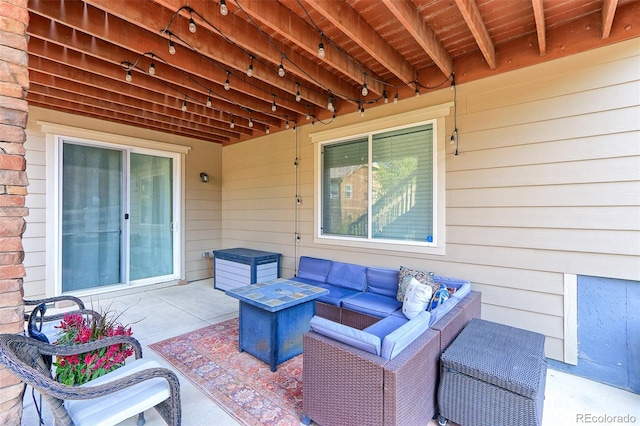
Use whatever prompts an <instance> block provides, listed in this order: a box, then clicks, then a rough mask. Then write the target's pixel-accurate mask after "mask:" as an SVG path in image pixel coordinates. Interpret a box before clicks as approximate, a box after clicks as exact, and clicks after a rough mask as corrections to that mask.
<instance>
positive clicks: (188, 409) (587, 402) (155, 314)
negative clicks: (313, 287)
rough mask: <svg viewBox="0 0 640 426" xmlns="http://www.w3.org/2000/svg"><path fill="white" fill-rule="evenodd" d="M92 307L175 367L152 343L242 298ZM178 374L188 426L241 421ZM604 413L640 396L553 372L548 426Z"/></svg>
mask: <svg viewBox="0 0 640 426" xmlns="http://www.w3.org/2000/svg"><path fill="white" fill-rule="evenodd" d="M91 305H92V306H93V308H94V309H96V310H99V308H102V309H107V308H108V309H110V310H115V311H118V312H122V316H121V318H120V319H121V321H122V322H123V323H125V324H131V325H132V328H133V332H134V334H133V335H134V337H136V338H137V339H138V340H139V341H140V343H141V344H142V345H143V353H144V356H145V357H148V358H153V359H157V360H158V361H159V362H160V363H161V364H163V365H166V366H167V367H169V368H171V366H170V365H169V364H168V363H167V362H166V361H164V360H163V359H162V358H161V357H159V356H158V355H157V354H156V353H155V352H154V351H152V350H150V349H148V348H147V345H149V344H151V343H155V342H158V341H161V340H164V339H167V338H169V337H173V336H177V335H180V334H183V333H186V332H188V331H192V330H196V329H199V328H201V327H205V326H207V325H210V324H215V323H218V322H221V321H225V320H227V319H231V318H234V317H236V316H237V315H238V301H237V300H236V299H233V298H231V297H228V296H226V295H225V294H224V292H223V291H220V290H215V289H213V285H212V280H210V279H209V280H202V281H197V282H192V283H189V284H187V285H183V286H172V287H164V288H157V289H153V290H143V289H140V290H139V291H133V290H132V291H129V292H127V293H123V294H121V295H118V296H117V297H114V295H113V294H105V295H102V296H94V297H92V298H91V301H89V302H88V306H91ZM178 375H179V377H180V385H181V396H182V424H183V425H184V426H200V425H202V426H212V425H215V426H227V425H228V426H232V425H238V424H240V423H238V422H237V421H236V420H235V419H233V418H232V417H231V416H229V415H228V414H227V413H226V412H225V411H224V409H223V408H221V407H219V406H218V405H217V404H216V403H214V402H213V401H212V400H210V399H209V398H208V397H206V396H205V395H204V394H202V393H201V392H200V391H199V390H198V389H197V388H196V387H195V386H194V385H193V384H191V382H190V381H189V380H188V379H186V378H185V377H184V376H182V375H180V374H179V373H178ZM603 416H609V417H612V416H613V417H615V416H621V417H624V416H630V417H632V418H634V419H635V421H633V422H631V423H627V424H634V423H635V424H640V395H638V394H635V393H632V392H627V391H624V390H621V389H618V388H615V387H611V386H608V385H605V384H602V383H598V382H594V381H592V380H587V379H584V378H581V377H577V376H573V375H570V374H567V373H564V372H560V371H557V370H553V369H549V370H548V372H547V383H546V389H545V402H544V414H543V422H542V424H543V425H544V426H556V425H575V424H578V425H579V424H593V425H602V424H620V423H621V422H620V421H618V422H617V423H614V422H609V423H607V421H606V420H605V421H604V422H603V421H601V420H602V417H603ZM145 417H146V419H147V423H146V424H147V425H148V426H156V425H158V426H159V425H164V424H165V422H164V420H162V418H161V417H160V416H159V415H158V414H157V413H156V412H155V410H149V411H147V412H146V413H145ZM135 420H136V419H135V418H131V419H129V420H127V421H125V422H123V423H121V424H122V425H132V426H133V425H135V424H136V421H135ZM610 420H615V419H610ZM44 421H45V424H46V425H52V424H53V420H52V417H51V413H50V410H49V409H48V407H47V406H46V403H45V407H44ZM431 424H433V425H436V424H437V422H435V421H432V422H431ZM22 425H25V426H36V425H38V417H37V414H36V410H35V407H34V404H33V401H32V398H31V389H27V391H26V392H25V398H24V412H23V417H22ZM363 426H364V425H363ZM496 426H500V425H496ZM504 426H508V425H506V424H505V425H504Z"/></svg>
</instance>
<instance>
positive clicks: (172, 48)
mask: <svg viewBox="0 0 640 426" xmlns="http://www.w3.org/2000/svg"><path fill="white" fill-rule="evenodd" d="M169 53H170V54H171V55H175V54H176V47H175V46H174V45H173V41H171V39H169Z"/></svg>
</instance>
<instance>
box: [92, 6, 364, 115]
mask: <svg viewBox="0 0 640 426" xmlns="http://www.w3.org/2000/svg"><path fill="white" fill-rule="evenodd" d="M85 1H86V2H87V3H89V4H91V5H93V6H95V7H98V8H100V9H101V10H103V11H105V12H108V13H109V14H111V15H114V16H118V17H120V18H121V19H123V20H125V21H128V22H132V23H135V24H136V25H138V26H141V27H143V28H145V29H147V30H148V31H155V32H159V31H161V30H162V29H164V28H165V27H166V25H167V24H168V23H169V20H170V19H171V15H173V11H176V10H178V9H180V8H181V7H182V6H185V2H184V0H154V1H148V2H145V6H144V7H143V8H134V7H130V1H129V0H85ZM189 7H191V8H192V9H193V10H194V11H196V12H198V14H200V15H202V16H203V17H204V18H205V19H206V20H207V21H208V22H209V23H211V25H213V26H214V27H215V28H217V30H218V31H219V32H220V33H222V34H223V35H224V38H223V37H219V36H214V32H213V30H212V31H198V32H196V34H191V33H190V32H189V30H188V29H187V28H188V19H187V18H186V17H184V16H177V17H176V18H175V19H174V21H173V23H172V25H171V28H170V31H172V32H173V33H175V34H177V35H178V37H180V38H181V39H184V40H188V42H189V44H190V45H191V46H192V47H193V48H194V49H195V50H196V51H197V52H198V53H200V54H202V55H205V56H207V57H209V58H212V59H215V60H216V61H219V62H222V63H225V64H227V65H229V66H232V67H233V68H234V69H235V70H236V71H239V72H241V73H244V72H245V71H246V70H247V66H248V65H249V55H248V54H246V53H245V52H251V53H252V54H253V55H254V56H255V57H256V58H257V59H262V60H264V61H268V63H267V64H266V65H265V64H263V63H262V62H261V61H260V60H256V61H255V62H254V73H253V78H254V79H257V80H261V81H264V82H265V83H267V84H269V85H271V86H273V87H278V88H280V89H281V90H284V91H286V92H288V93H289V94H290V95H292V96H295V94H296V91H297V90H298V86H297V85H296V82H297V81H296V80H298V81H299V82H300V83H301V84H302V85H303V86H305V85H306V86H314V90H304V87H303V90H301V95H302V97H303V98H304V99H306V100H307V101H308V102H311V103H312V104H314V105H316V106H324V105H326V102H327V99H326V95H324V94H321V93H320V92H322V91H323V88H330V89H332V90H334V91H335V92H336V93H340V94H343V96H344V97H345V98H346V99H350V98H352V97H354V96H356V94H357V90H356V88H355V87H354V86H353V85H351V84H348V83H347V82H346V81H344V80H342V79H339V78H338V77H337V76H335V75H334V74H332V73H330V72H329V71H327V70H325V69H324V68H322V67H319V66H318V64H316V63H315V62H312V61H310V60H308V59H306V58H305V57H303V56H302V55H301V54H300V53H299V52H296V51H294V50H292V49H291V48H289V47H287V46H283V45H280V46H277V47H278V48H277V49H276V47H275V45H274V44H272V43H270V42H269V41H268V40H266V39H265V38H264V37H263V36H262V35H261V34H260V33H259V32H258V31H257V29H256V28H255V27H254V26H253V25H251V24H249V23H248V22H247V21H245V20H243V19H240V18H238V17H236V16H234V15H232V14H229V15H227V16H222V15H220V13H219V12H218V10H217V8H214V7H211V2H210V1H208V0H207V1H202V0H193V1H190V2H189ZM186 13H187V12H186V11H185V14H186ZM203 29H204V28H203ZM207 29H209V28H207ZM228 40H231V41H232V42H233V44H232V43H229V41H228ZM281 52H282V53H281ZM282 54H284V55H285V56H286V58H288V59H289V60H290V61H292V62H293V63H295V64H296V66H295V67H294V66H288V67H287V73H288V74H289V75H290V76H287V77H286V78H281V77H279V76H278V75H277V73H276V71H277V67H278V65H279V64H280V63H281V62H282V60H283V58H282ZM285 65H287V62H286V61H285ZM315 86H320V87H319V88H316V87H315Z"/></svg>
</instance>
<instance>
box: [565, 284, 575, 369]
mask: <svg viewBox="0 0 640 426" xmlns="http://www.w3.org/2000/svg"><path fill="white" fill-rule="evenodd" d="M564 362H566V363H567V364H572V365H578V276H577V275H576V274H564Z"/></svg>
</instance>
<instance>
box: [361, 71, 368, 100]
mask: <svg viewBox="0 0 640 426" xmlns="http://www.w3.org/2000/svg"><path fill="white" fill-rule="evenodd" d="M361 93H362V96H367V95H368V94H369V89H367V75H366V74H365V75H364V83H362V92H361Z"/></svg>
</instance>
